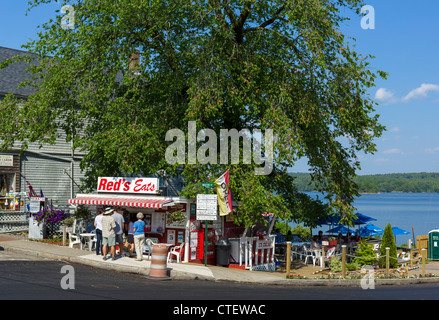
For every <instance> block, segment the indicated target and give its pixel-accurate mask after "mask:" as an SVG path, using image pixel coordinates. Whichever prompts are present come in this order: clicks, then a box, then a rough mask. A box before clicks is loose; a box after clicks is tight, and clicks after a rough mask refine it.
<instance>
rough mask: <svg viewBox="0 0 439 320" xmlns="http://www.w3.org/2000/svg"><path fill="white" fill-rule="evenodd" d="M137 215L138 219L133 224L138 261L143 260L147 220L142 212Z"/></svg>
mask: <svg viewBox="0 0 439 320" xmlns="http://www.w3.org/2000/svg"><path fill="white" fill-rule="evenodd" d="M136 217H137V221H136V222H134V226H133V234H134V248H135V249H136V254H137V259H136V261H142V256H143V245H144V243H145V231H144V230H145V222H144V221H143V218H144V216H143V213H142V212H139V213H138V214H137V215H136Z"/></svg>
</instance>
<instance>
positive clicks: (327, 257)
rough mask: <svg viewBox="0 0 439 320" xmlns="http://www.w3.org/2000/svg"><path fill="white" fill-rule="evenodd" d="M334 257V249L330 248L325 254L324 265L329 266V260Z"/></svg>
mask: <svg viewBox="0 0 439 320" xmlns="http://www.w3.org/2000/svg"><path fill="white" fill-rule="evenodd" d="M335 256H336V254H335V247H332V248H330V249H329V250H328V252H327V254H326V259H325V265H326V264H328V265H329V259H331V258H334V257H335Z"/></svg>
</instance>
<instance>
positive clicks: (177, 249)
mask: <svg viewBox="0 0 439 320" xmlns="http://www.w3.org/2000/svg"><path fill="white" fill-rule="evenodd" d="M183 247H184V242H182V243H181V244H180V245H179V246H175V247H172V248H171V250H169V252H168V263H169V262H172V257H173V256H176V258H177V263H179V262H181V253H182V252H183Z"/></svg>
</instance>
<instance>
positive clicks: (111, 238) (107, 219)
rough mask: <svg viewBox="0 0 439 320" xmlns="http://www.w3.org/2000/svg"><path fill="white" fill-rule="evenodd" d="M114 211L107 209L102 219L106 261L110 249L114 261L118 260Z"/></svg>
mask: <svg viewBox="0 0 439 320" xmlns="http://www.w3.org/2000/svg"><path fill="white" fill-rule="evenodd" d="M112 213H113V209H110V208H107V209H106V210H105V212H104V216H103V217H102V244H103V249H104V250H103V251H104V257H103V259H104V260H107V252H108V247H110V253H111V256H112V260H116V248H115V247H116V234H115V232H114V229H116V222H114V219H113V217H112V216H111V214H112Z"/></svg>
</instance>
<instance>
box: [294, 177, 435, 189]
mask: <svg viewBox="0 0 439 320" xmlns="http://www.w3.org/2000/svg"><path fill="white" fill-rule="evenodd" d="M290 175H291V176H293V177H295V180H294V182H295V185H296V186H297V189H298V190H300V191H316V187H315V185H314V184H313V183H312V182H311V176H310V174H309V173H292V172H291V173H290ZM354 181H355V182H356V183H357V184H358V187H359V192H361V193H378V192H417V193H420V192H427V193H434V192H439V173H431V172H420V173H389V174H375V175H361V176H357V177H356V178H355V179H354Z"/></svg>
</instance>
